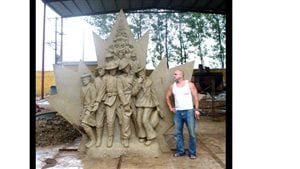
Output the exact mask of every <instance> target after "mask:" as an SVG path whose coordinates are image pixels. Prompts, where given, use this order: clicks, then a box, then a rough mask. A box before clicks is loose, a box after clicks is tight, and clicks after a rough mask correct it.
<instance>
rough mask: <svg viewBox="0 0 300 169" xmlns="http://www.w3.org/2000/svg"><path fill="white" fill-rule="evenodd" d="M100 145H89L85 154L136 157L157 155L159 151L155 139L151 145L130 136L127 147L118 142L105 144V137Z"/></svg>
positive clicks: (159, 153) (101, 156)
mask: <svg viewBox="0 0 300 169" xmlns="http://www.w3.org/2000/svg"><path fill="white" fill-rule="evenodd" d="M102 141H103V142H102V145H101V146H100V147H95V146H92V147H90V148H89V149H88V150H87V152H86V155H87V156H89V157H92V158H103V157H110V158H117V157H120V156H122V155H124V156H131V157H132V156H138V157H141V156H143V157H159V156H160V155H161V151H160V148H159V145H158V143H157V141H153V142H152V144H151V145H149V146H145V145H144V143H140V142H139V141H138V139H137V138H136V137H135V138H131V139H130V141H129V147H127V148H126V147H124V146H123V145H122V144H121V143H120V142H114V144H113V146H112V147H110V148H109V147H107V146H106V143H107V142H106V138H103V140H102Z"/></svg>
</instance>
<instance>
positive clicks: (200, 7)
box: [42, 0, 226, 17]
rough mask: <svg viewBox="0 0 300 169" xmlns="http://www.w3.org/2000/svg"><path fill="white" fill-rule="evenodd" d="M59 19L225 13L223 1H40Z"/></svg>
mask: <svg viewBox="0 0 300 169" xmlns="http://www.w3.org/2000/svg"><path fill="white" fill-rule="evenodd" d="M42 1H43V2H44V3H46V5H48V6H49V7H50V8H51V9H52V10H54V11H55V12H56V13H57V14H59V15H60V16H61V17H74V16H85V15H97V14H106V13H117V12H120V10H121V9H123V11H124V12H125V13H126V12H135V11H137V10H147V9H168V10H174V11H176V12H201V13H216V14H225V13H226V3H225V0H42Z"/></svg>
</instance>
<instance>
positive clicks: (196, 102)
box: [189, 82, 200, 119]
mask: <svg viewBox="0 0 300 169" xmlns="http://www.w3.org/2000/svg"><path fill="white" fill-rule="evenodd" d="M189 86H190V89H191V92H192V96H193V102H194V105H195V109H199V98H198V92H197V88H196V86H195V85H194V83H192V82H189ZM195 118H196V119H200V112H199V111H198V110H195Z"/></svg>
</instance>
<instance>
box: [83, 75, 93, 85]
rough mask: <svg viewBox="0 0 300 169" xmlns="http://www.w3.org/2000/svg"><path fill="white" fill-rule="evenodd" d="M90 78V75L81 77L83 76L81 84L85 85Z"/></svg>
mask: <svg viewBox="0 0 300 169" xmlns="http://www.w3.org/2000/svg"><path fill="white" fill-rule="evenodd" d="M90 78H91V77H90V76H87V77H83V78H82V79H81V81H82V84H83V85H84V86H86V85H87V84H88V83H89V82H90V80H91V79H90Z"/></svg>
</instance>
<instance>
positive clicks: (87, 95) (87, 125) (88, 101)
mask: <svg viewBox="0 0 300 169" xmlns="http://www.w3.org/2000/svg"><path fill="white" fill-rule="evenodd" d="M91 78H92V77H91V74H84V75H82V76H81V82H82V85H83V86H82V88H81V98H82V102H83V115H82V120H81V126H82V127H83V129H84V131H85V132H86V134H87V136H88V138H89V142H88V143H86V147H88V148H89V147H91V146H93V145H94V144H95V142H96V138H95V134H94V131H93V128H94V127H95V126H96V120H95V118H96V117H95V109H94V105H93V103H94V101H95V99H96V88H95V86H94V84H92V83H91Z"/></svg>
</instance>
